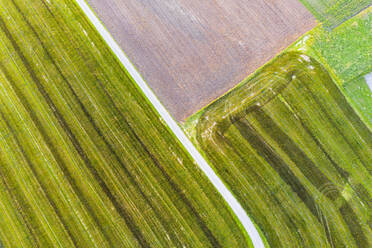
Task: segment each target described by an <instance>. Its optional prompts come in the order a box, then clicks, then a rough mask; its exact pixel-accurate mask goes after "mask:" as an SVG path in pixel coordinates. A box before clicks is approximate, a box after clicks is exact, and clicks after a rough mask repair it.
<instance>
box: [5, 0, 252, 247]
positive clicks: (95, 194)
mask: <svg viewBox="0 0 372 248" xmlns="http://www.w3.org/2000/svg"><path fill="white" fill-rule="evenodd" d="M0 6H1V13H2V14H1V25H0V27H1V32H0V35H1V40H2V42H1V61H3V63H2V65H1V70H0V75H1V84H2V86H3V87H2V89H1V92H2V94H1V102H2V107H1V111H2V112H3V113H4V114H3V115H4V123H8V124H7V125H6V124H4V125H3V130H5V131H6V130H8V131H9V128H11V130H14V131H13V132H10V133H11V135H8V134H7V132H5V131H4V132H5V133H6V134H5V135H4V137H5V138H4V140H3V142H2V146H1V148H3V149H1V154H2V156H4V159H3V160H1V161H4V164H6V165H7V166H10V165H9V163H10V161H12V160H11V158H14V159H16V161H14V162H13V163H18V164H19V166H22V171H20V172H19V173H18V174H15V173H14V171H12V170H11V171H12V172H13V173H14V175H13V174H12V177H10V176H9V177H8V176H6V175H7V174H2V175H4V176H3V177H2V178H3V180H4V182H7V183H10V182H11V183H12V185H15V186H17V185H18V184H19V183H20V181H19V180H22V178H24V177H26V178H30V180H31V181H30V182H28V183H27V185H28V186H27V187H29V188H28V191H26V188H27V187H25V186H22V187H23V188H22V187H20V186H17V187H20V188H17V189H18V190H17V192H16V193H14V197H15V200H16V202H20V204H19V205H20V207H21V208H22V209H24V210H22V211H21V213H24V216H25V218H27V221H28V222H27V223H30V227H29V229H27V230H29V233H27V234H23V235H24V236H25V235H30V236H35V237H34V239H35V240H34V241H33V243H32V244H29V246H30V247H35V246H62V247H73V246H79V247H91V246H95V247H135V246H142V247H180V246H183V245H187V246H192V247H219V246H221V247H230V246H233V247H236V246H249V245H250V243H249V239H248V238H247V236H246V234H245V233H244V232H242V230H241V227H240V225H239V224H238V223H237V222H236V219H235V217H234V216H233V215H232V214H231V211H230V210H229V209H228V208H227V206H226V203H225V202H223V200H222V198H221V197H220V196H219V194H218V193H217V192H216V190H215V189H214V188H213V186H212V185H211V184H210V183H209V182H208V181H207V179H206V177H205V176H204V175H203V174H202V173H201V171H200V170H199V169H198V168H197V167H196V165H195V164H194V162H193V161H192V160H191V159H190V157H189V156H188V155H187V154H186V153H185V151H184V149H183V148H182V147H181V146H180V145H179V143H178V141H176V139H175V138H174V137H173V135H172V134H171V133H170V132H169V130H168V129H167V128H166V127H165V126H164V124H163V123H162V122H161V120H160V119H159V116H158V115H157V114H156V112H155V111H154V109H153V108H152V106H151V105H150V104H149V103H148V101H147V100H146V99H145V98H144V97H143V95H142V93H141V92H140V91H139V90H138V88H137V87H136V86H135V84H134V83H133V82H132V81H131V80H130V78H129V77H128V75H127V74H126V72H125V71H124V70H123V69H122V67H121V65H120V64H119V63H118V62H117V60H116V58H115V57H114V56H113V55H112V53H111V51H110V50H109V49H108V48H107V47H106V46H105V44H104V43H103V41H102V40H101V38H100V37H99V36H98V34H96V32H95V31H94V29H93V28H92V27H91V25H90V24H89V22H88V21H87V20H86V19H85V17H84V16H83V15H82V14H81V11H80V9H79V8H78V7H77V6H76V4H75V3H74V2H73V1H54V2H53V3H48V2H43V1H22V0H19V1H18V0H17V1H10V2H9V1H7V2H1V5H0ZM16 141H18V142H16ZM9 142H10V143H11V144H13V145H12V146H9V144H8V143H9ZM4 147H5V148H7V149H6V152H5V153H4V151H3V150H4ZM22 151H23V152H22ZM26 158H28V159H26ZM27 160H28V161H27ZM6 168H8V167H6ZM9 168H12V167H11V166H10V167H9ZM31 168H33V170H31ZM9 170H10V169H9ZM20 185H24V184H20ZM35 185H36V186H35ZM36 189H39V190H36ZM1 190H2V193H4V192H7V191H5V189H1ZM5 195H6V194H5V193H4V197H6V196H5ZM34 198H35V199H39V200H38V201H39V206H40V207H42V208H46V209H47V210H46V211H45V212H40V211H37V212H34V211H31V209H36V210H37V206H35V202H36V200H34ZM4 199H8V198H4ZM28 206H30V208H29V207H28ZM10 209H11V208H10ZM15 213H18V212H17V211H15ZM18 216H21V215H20V213H18ZM53 216H54V217H53ZM18 221H20V222H22V221H23V219H22V218H20V217H19V219H18ZM25 222H26V221H23V223H25ZM7 223H8V222H5V224H7ZM9 225H11V223H9ZM2 228H3V229H2V230H5V228H7V226H6V225H5V226H4V227H2ZM13 230H14V232H18V229H16V228H15V229H13ZM19 232H20V233H24V231H22V230H21V229H20V230H19ZM1 233H4V232H1ZM14 236H15V237H16V235H14ZM20 236H22V235H21V234H20ZM2 239H3V240H5V242H4V243H6V244H7V245H8V246H17V245H18V244H17V243H16V242H15V241H14V240H9V236H7V235H2ZM26 247H27V245H26Z"/></svg>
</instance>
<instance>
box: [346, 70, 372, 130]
mask: <svg viewBox="0 0 372 248" xmlns="http://www.w3.org/2000/svg"><path fill="white" fill-rule="evenodd" d="M343 89H344V90H345V94H347V95H348V96H349V97H350V103H351V104H352V106H353V107H354V108H355V109H356V110H358V113H360V115H361V118H362V119H363V120H364V121H365V122H366V123H367V124H372V107H371V106H372V92H371V89H370V88H369V87H368V85H367V83H366V80H365V78H364V77H360V78H357V79H355V80H352V81H350V82H347V83H345V84H344V85H343Z"/></svg>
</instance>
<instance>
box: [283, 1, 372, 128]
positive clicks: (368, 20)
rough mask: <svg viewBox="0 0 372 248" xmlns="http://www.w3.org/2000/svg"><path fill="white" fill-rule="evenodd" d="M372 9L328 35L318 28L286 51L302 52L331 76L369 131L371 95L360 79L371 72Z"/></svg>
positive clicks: (371, 122) (325, 31)
mask: <svg viewBox="0 0 372 248" xmlns="http://www.w3.org/2000/svg"><path fill="white" fill-rule="evenodd" d="M371 30H372V7H370V8H368V9H366V10H364V11H362V12H361V13H360V14H358V15H357V16H355V17H353V18H351V19H350V20H348V21H346V22H344V23H343V24H342V25H340V26H338V27H337V28H335V29H333V30H332V31H328V30H327V29H324V28H323V27H322V26H318V27H316V28H314V29H313V30H311V31H310V32H308V33H307V34H306V35H304V36H303V37H302V38H300V39H299V40H298V41H297V42H296V43H295V44H293V45H292V46H290V47H289V48H288V49H287V51H301V52H302V53H305V54H307V55H309V56H311V57H313V58H315V59H316V60H318V61H320V62H321V63H322V65H323V66H324V67H325V68H326V69H327V70H328V71H329V72H330V74H331V76H332V78H333V80H334V81H335V82H336V84H337V85H338V86H339V88H340V89H341V91H342V92H343V93H344V94H345V96H346V97H347V98H348V100H349V101H350V103H351V104H352V105H353V107H354V108H355V109H356V111H357V112H358V114H359V115H360V116H361V118H362V119H363V120H364V121H365V122H366V124H367V125H369V127H370V128H371V129H372V119H371V118H372V115H371V112H370V111H371V108H370V106H371V105H370V104H369V103H371V102H372V95H371V92H370V90H369V88H368V86H367V84H366V83H365V80H364V79H363V77H364V75H366V74H368V73H370V72H372V56H371V51H372V42H371V40H372V33H371Z"/></svg>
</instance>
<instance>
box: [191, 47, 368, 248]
mask: <svg viewBox="0 0 372 248" xmlns="http://www.w3.org/2000/svg"><path fill="white" fill-rule="evenodd" d="M192 121H193V123H191V124H193V125H195V126H194V129H191V130H189V131H190V132H189V133H190V134H191V135H193V139H194V141H195V143H196V144H197V145H198V146H199V148H200V150H201V151H203V152H204V154H205V156H206V157H207V158H208V160H209V161H210V162H211V163H212V165H213V166H214V168H215V170H216V171H217V173H218V174H219V175H220V176H221V177H222V178H223V179H224V180H225V181H226V183H227V185H228V186H229V187H230V188H231V190H232V191H233V193H234V194H235V195H236V196H237V198H238V200H239V201H240V202H241V203H242V205H243V207H244V208H245V209H246V211H247V212H248V213H249V215H250V216H251V217H252V219H253V220H254V221H255V223H256V224H257V225H258V227H259V228H260V229H261V231H262V232H263V234H264V235H265V237H266V238H267V240H268V243H269V244H270V245H271V247H370V246H371V245H372V238H371V237H372V230H371V227H370V225H369V224H370V221H371V218H372V216H371V205H370V204H371V193H372V192H371V191H372V185H371V182H372V180H371V179H372V178H371V172H372V134H371V131H370V130H369V129H368V127H367V126H366V125H365V124H364V123H363V122H362V121H361V120H360V118H359V117H358V115H357V114H356V113H355V112H354V110H353V109H352V108H351V107H350V105H349V103H348V102H347V100H346V99H345V97H344V95H343V94H342V93H341V92H340V90H339V89H338V87H337V85H336V83H335V82H334V81H333V80H332V78H331V77H330V75H329V73H328V72H327V71H326V69H325V68H324V67H323V66H322V65H321V64H319V63H318V62H316V61H315V60H314V59H312V58H310V57H309V56H307V55H304V54H301V53H297V52H291V53H284V54H283V55H280V56H278V57H277V58H276V59H274V60H273V61H272V62H271V63H269V64H268V65H266V66H265V67H264V68H261V69H260V70H259V71H258V72H257V73H256V74H254V76H252V77H250V78H249V79H248V80H247V81H245V82H243V83H242V84H240V85H239V86H238V87H236V88H235V89H234V90H232V91H231V92H229V93H228V94H226V95H225V96H223V97H222V98H220V99H218V100H217V101H216V102H214V103H213V104H211V105H209V106H208V107H207V108H205V109H204V110H202V111H201V112H200V113H199V114H198V115H197V116H196V117H194V119H193V120H190V122H192Z"/></svg>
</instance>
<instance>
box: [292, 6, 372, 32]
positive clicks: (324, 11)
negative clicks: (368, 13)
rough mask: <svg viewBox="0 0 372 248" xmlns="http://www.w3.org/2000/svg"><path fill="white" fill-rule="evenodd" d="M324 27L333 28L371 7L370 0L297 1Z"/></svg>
mask: <svg viewBox="0 0 372 248" xmlns="http://www.w3.org/2000/svg"><path fill="white" fill-rule="evenodd" d="M299 1H300V2H302V3H303V4H304V5H305V6H306V7H307V8H308V9H309V10H310V12H311V13H313V15H314V16H315V17H316V18H317V19H318V20H319V21H320V22H321V23H323V24H324V25H325V26H326V27H328V28H334V27H336V26H338V25H340V24H341V23H342V22H344V21H346V20H347V19H349V18H351V17H352V16H354V15H356V14H358V13H359V12H360V11H361V10H363V9H365V8H367V7H368V6H370V5H371V1H370V0H299Z"/></svg>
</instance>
